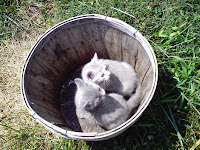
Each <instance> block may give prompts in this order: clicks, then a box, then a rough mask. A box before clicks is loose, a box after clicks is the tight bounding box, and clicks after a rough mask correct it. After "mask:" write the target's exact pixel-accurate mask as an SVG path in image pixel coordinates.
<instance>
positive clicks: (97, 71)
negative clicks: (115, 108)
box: [81, 53, 139, 96]
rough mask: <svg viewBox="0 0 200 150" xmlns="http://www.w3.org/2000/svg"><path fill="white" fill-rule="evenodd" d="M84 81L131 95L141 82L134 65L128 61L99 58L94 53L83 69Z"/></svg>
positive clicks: (114, 91) (124, 94)
mask: <svg viewBox="0 0 200 150" xmlns="http://www.w3.org/2000/svg"><path fill="white" fill-rule="evenodd" d="M81 74H82V78H83V80H84V81H91V82H93V83H96V84H98V85H100V86H101V87H102V88H104V89H105V90H106V91H109V92H112V93H118V94H121V95H123V96H131V94H132V93H133V92H134V90H135V88H136V85H137V83H138V82H139V80H138V78H137V75H136V72H135V70H134V69H133V67H132V66H131V65H130V64H128V63H126V62H119V61H114V60H109V59H98V57H97V54H96V53H95V54H94V57H93V58H92V60H91V61H90V62H89V63H87V64H86V65H85V66H84V67H83V69H82V73H81Z"/></svg>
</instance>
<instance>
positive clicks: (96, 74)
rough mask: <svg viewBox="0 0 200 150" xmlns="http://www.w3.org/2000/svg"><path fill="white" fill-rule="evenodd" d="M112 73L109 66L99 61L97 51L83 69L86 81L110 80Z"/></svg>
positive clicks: (98, 82)
mask: <svg viewBox="0 0 200 150" xmlns="http://www.w3.org/2000/svg"><path fill="white" fill-rule="evenodd" d="M110 74H111V73H110V71H109V68H108V66H106V65H104V64H102V63H100V62H99V59H98V57H97V54H96V53H95V55H94V57H93V58H92V60H91V61H90V62H89V63H88V64H86V65H85V67H84V68H83V71H82V77H83V79H84V81H92V82H93V83H97V84H101V83H102V82H106V81H108V80H109V79H110Z"/></svg>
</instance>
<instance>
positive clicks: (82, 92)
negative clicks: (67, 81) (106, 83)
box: [74, 78, 106, 111]
mask: <svg viewBox="0 0 200 150" xmlns="http://www.w3.org/2000/svg"><path fill="white" fill-rule="evenodd" d="M74 81H75V84H76V85H77V96H78V105H79V106H80V107H82V108H84V109H85V110H87V111H92V110H93V109H95V107H97V106H98V105H99V104H100V103H101V101H102V99H103V98H104V95H105V94H106V92H105V90H104V89H103V88H101V87H100V86H98V85H96V84H95V83H91V82H87V83H86V82H84V81H83V80H81V79H78V78H76V79H75V80H74Z"/></svg>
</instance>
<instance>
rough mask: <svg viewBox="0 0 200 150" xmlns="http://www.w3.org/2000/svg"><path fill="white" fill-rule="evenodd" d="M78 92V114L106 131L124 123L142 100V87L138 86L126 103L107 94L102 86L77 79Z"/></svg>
mask: <svg viewBox="0 0 200 150" xmlns="http://www.w3.org/2000/svg"><path fill="white" fill-rule="evenodd" d="M74 81H75V84H76V85H77V91H76V94H75V104H76V113H77V116H78V117H80V118H86V119H87V120H89V121H91V122H96V123H97V124H99V125H100V126H101V127H103V128H104V129H107V130H110V129H113V128H115V127H117V126H119V125H120V124H122V123H124V122H125V121H126V120H127V119H128V118H129V115H130V113H131V111H132V110H133V109H134V108H136V107H137V106H138V105H139V103H140V99H141V86H140V84H138V85H137V88H136V90H135V93H134V94H133V95H132V96H131V97H130V99H129V100H128V101H126V100H125V99H124V98H123V96H121V95H119V94H116V93H110V94H106V93H105V91H104V89H102V88H101V87H100V86H98V85H96V84H94V83H91V82H84V81H83V80H82V79H79V78H76V79H75V80H74Z"/></svg>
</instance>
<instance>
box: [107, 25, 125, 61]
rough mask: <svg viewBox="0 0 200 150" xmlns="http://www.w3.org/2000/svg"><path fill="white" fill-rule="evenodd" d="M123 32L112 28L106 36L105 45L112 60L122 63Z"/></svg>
mask: <svg viewBox="0 0 200 150" xmlns="http://www.w3.org/2000/svg"><path fill="white" fill-rule="evenodd" d="M120 33H122V32H120V31H118V30H116V29H113V28H110V29H109V30H108V31H107V33H106V35H105V45H106V49H107V50H108V54H109V56H110V59H114V60H118V61H122V55H121V54H122V47H121V46H122V38H121V34H120Z"/></svg>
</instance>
